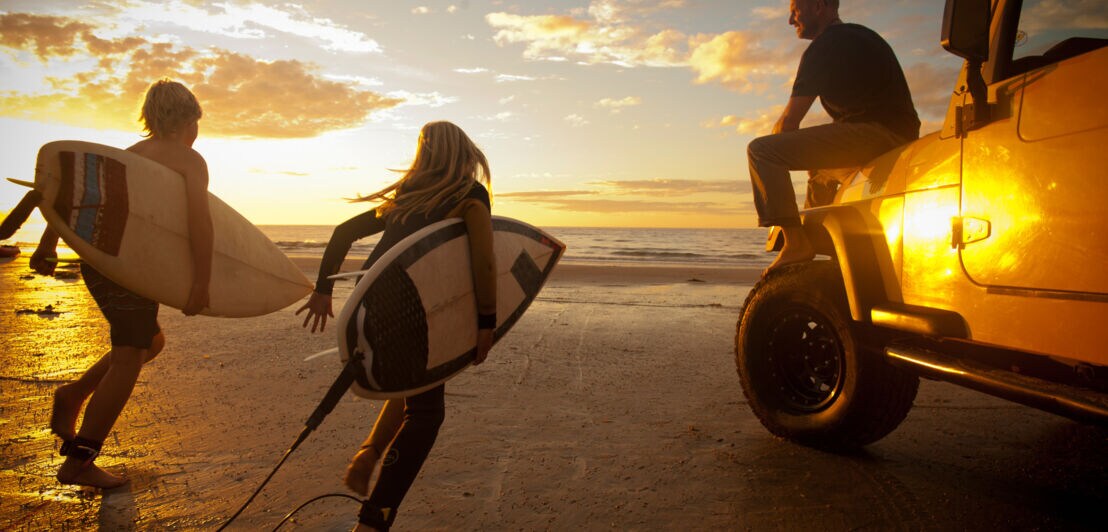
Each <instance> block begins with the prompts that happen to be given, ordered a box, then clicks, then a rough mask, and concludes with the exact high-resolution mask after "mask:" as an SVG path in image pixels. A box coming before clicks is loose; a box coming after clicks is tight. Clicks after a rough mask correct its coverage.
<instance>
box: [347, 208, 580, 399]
mask: <svg viewBox="0 0 1108 532" xmlns="http://www.w3.org/2000/svg"><path fill="white" fill-rule="evenodd" d="M492 229H493V249H494V251H495V253H496V271H497V278H496V279H497V282H496V318H497V323H496V330H495V332H494V334H493V338H494V341H495V340H499V339H500V338H501V337H503V336H504V334H506V333H507V332H508V330H509V329H511V328H512V326H513V325H515V323H516V321H518V320H519V318H520V316H522V315H523V312H524V311H525V310H527V307H528V306H529V305H530V304H531V301H533V300H534V299H535V296H536V295H537V294H538V293H539V290H540V289H542V286H543V284H544V283H545V282H546V279H547V278H548V277H549V276H550V272H551V271H553V269H554V266H555V264H557V263H558V259H560V258H561V257H562V254H563V253H564V252H565V244H562V243H561V242H560V241H558V240H557V239H556V238H554V237H552V236H550V235H549V234H547V233H545V232H543V231H542V230H540V229H537V228H535V227H532V226H530V225H528V224H526V223H523V222H520V221H518V220H513V219H511V218H504V217H500V216H493V218H492ZM335 330H336V331H337V333H338V346H339V355H340V358H341V359H342V361H343V364H345V363H346V362H347V361H348V360H349V359H350V356H351V354H352V353H360V354H361V355H362V356H363V357H364V358H363V361H362V365H363V367H364V371H363V372H359V375H357V381H356V382H355V383H354V386H353V389H354V393H356V394H358V395H360V396H362V397H367V398H373V399H388V398H393V397H407V396H410V395H414V394H417V393H420V392H423V391H426V390H429V389H431V388H433V387H435V386H438V385H439V384H441V383H443V382H445V381H446V380H448V379H450V378H451V377H453V376H455V375H457V374H458V373H459V372H461V371H462V370H464V369H465V368H467V367H469V365H470V364H471V363H472V362H473V358H474V356H475V354H476V352H477V300H476V297H475V295H474V288H473V272H472V268H471V267H470V258H469V237H468V235H467V234H466V226H465V222H464V221H462V219H461V218H450V219H447V220H443V221H441V222H437V223H434V224H431V225H429V226H427V227H425V228H423V229H421V230H419V231H417V232H416V233H414V234H412V235H411V236H409V237H407V238H405V239H404V240H401V241H400V242H399V243H397V244H396V245H395V246H393V247H392V248H391V249H389V251H388V252H386V253H385V254H384V255H382V256H381V257H380V258H379V259H378V260H377V262H375V263H374V264H373V266H372V267H371V268H370V269H369V270H366V272H365V275H364V276H363V277H362V279H361V280H360V281H358V284H357V285H356V286H355V287H354V291H353V292H351V294H350V298H349V299H348V300H347V301H346V304H345V305H344V306H343V308H342V311H341V312H339V316H338V319H337V321H336V327H335Z"/></svg>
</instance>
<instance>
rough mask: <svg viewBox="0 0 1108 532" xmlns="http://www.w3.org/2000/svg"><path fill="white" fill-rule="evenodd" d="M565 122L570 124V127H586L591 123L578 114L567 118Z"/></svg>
mask: <svg viewBox="0 0 1108 532" xmlns="http://www.w3.org/2000/svg"><path fill="white" fill-rule="evenodd" d="M564 120H565V121H566V122H569V125H571V126H573V127H581V126H586V125H588V123H589V121H588V120H586V119H585V117H583V116H581V115H579V114H576V113H574V114H571V115H569V116H566V117H565V119H564Z"/></svg>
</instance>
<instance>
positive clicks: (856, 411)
mask: <svg viewBox="0 0 1108 532" xmlns="http://www.w3.org/2000/svg"><path fill="white" fill-rule="evenodd" d="M867 328H868V329H869V332H872V333H875V334H868V333H867ZM876 332H877V331H875V330H874V329H873V328H872V326H868V325H863V324H858V323H856V322H854V321H853V320H852V319H851V317H850V310H849V307H848V306H847V300H846V292H845V290H844V289H843V281H842V276H841V274H840V273H839V268H838V264H837V263H836V262H835V261H813V262H806V263H801V264H793V265H788V266H784V267H781V268H777V269H775V270H773V271H771V272H770V273H769V274H768V275H767V276H766V277H765V278H763V279H762V280H761V281H760V282H759V283H758V284H757V285H755V287H754V289H753V290H751V291H750V294H749V295H748V296H747V298H746V302H745V303H744V304H743V308H742V310H741V311H740V313H739V321H738V324H737V325H736V333H735V364H736V366H737V368H738V372H739V380H740V382H741V384H742V389H743V394H744V395H745V396H746V399H747V401H748V403H749V404H750V408H751V410H753V411H754V415H756V416H757V417H758V419H759V420H760V421H761V422H762V425H764V426H765V427H766V428H767V429H769V431H770V432H772V433H773V434H775V435H777V436H780V437H783V438H786V439H789V440H793V441H796V442H798V443H801V444H804V445H808V446H812V447H818V448H822V449H829V450H849V449H854V448H858V447H861V446H864V445H867V444H870V443H873V442H875V441H877V440H879V439H881V438H883V437H885V436H886V435H888V434H889V433H890V432H892V431H893V430H894V429H896V427H897V426H898V425H900V422H901V421H903V420H904V418H905V417H906V416H907V415H908V411H909V410H910V409H911V407H912V401H914V400H915V397H916V391H917V390H918V389H919V378H918V377H917V376H915V375H914V374H912V373H909V372H907V371H905V370H903V369H901V368H898V367H895V366H893V365H891V364H889V363H888V362H887V361H886V360H885V356H884V353H883V352H882V351H881V346H880V344H881V342H879V341H872V340H873V339H874V338H879V337H880V336H881V335H879V334H876Z"/></svg>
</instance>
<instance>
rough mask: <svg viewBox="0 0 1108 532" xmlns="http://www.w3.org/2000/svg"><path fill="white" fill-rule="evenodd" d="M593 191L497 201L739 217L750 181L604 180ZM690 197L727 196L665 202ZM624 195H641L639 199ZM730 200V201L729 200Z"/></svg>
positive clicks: (530, 194) (744, 208) (522, 194)
mask: <svg viewBox="0 0 1108 532" xmlns="http://www.w3.org/2000/svg"><path fill="white" fill-rule="evenodd" d="M589 185H590V186H593V187H598V188H593V189H576V190H539V191H527V192H502V193H499V194H497V195H496V197H497V198H498V199H505V198H507V199H511V200H512V201H518V202H524V203H535V204H540V205H544V206H546V207H550V208H553V209H557V210H563V211H570V212H590V213H628V212H664V213H697V214H717V215H742V214H747V211H749V207H748V204H749V199H748V198H745V197H743V196H744V195H745V194H749V193H750V181H749V180H747V179H738V178H737V179H734V180H715V181H713V180H696V179H639V180H608V181H597V182H593V183H589ZM694 194H714V195H716V197H718V196H719V195H720V194H725V195H728V200H727V201H725V202H715V201H667V200H666V198H672V197H680V196H689V195H694ZM627 196H643V198H642V199H636V198H634V197H631V198H628V197H627ZM732 198H733V199H732Z"/></svg>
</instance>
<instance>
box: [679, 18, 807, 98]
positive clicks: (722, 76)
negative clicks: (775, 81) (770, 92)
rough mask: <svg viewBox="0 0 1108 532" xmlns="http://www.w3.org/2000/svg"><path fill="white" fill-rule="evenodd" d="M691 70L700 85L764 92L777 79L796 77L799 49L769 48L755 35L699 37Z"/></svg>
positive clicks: (740, 33)
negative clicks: (717, 85)
mask: <svg viewBox="0 0 1108 532" xmlns="http://www.w3.org/2000/svg"><path fill="white" fill-rule="evenodd" d="M693 42H694V45H693V48H692V53H691V54H690V55H689V60H688V64H689V67H690V68H692V69H693V71H694V72H696V74H697V76H696V80H695V81H696V83H709V82H716V83H720V84H722V85H724V86H726V87H728V88H730V89H734V90H738V91H740V92H752V91H764V90H765V89H766V88H768V81H769V80H770V79H772V78H774V77H779V76H785V75H789V74H791V73H792V70H793V69H794V68H795V63H796V62H795V58H794V57H793V56H794V55H795V51H796V50H798V48H796V47H795V45H789V46H767V44H768V43H770V42H771V41H769V40H768V39H766V38H765V37H764V36H761V35H758V34H757V33H753V32H745V31H729V32H726V33H721V34H719V35H699V36H697V37H696V38H694V39H693Z"/></svg>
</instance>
